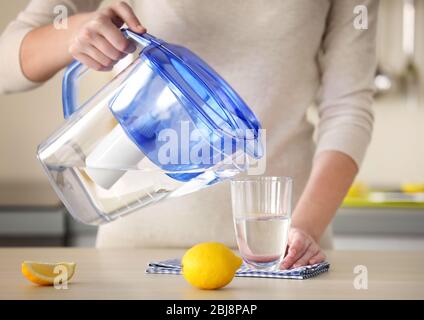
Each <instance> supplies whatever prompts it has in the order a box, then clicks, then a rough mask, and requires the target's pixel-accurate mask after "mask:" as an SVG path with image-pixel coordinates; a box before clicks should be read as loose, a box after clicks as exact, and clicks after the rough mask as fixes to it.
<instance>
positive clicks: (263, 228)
mask: <svg viewBox="0 0 424 320" xmlns="http://www.w3.org/2000/svg"><path fill="white" fill-rule="evenodd" d="M234 224H235V229H236V237H237V242H238V247H239V250H240V254H241V256H242V258H243V260H244V262H245V263H246V264H247V265H248V266H250V267H252V268H255V269H269V268H270V267H271V266H275V268H278V265H279V263H278V262H280V261H281V260H282V259H283V258H284V253H285V251H286V246H287V240H288V230H289V227H290V218H288V217H287V216H282V215H264V214H260V215H248V216H243V217H236V218H234Z"/></svg>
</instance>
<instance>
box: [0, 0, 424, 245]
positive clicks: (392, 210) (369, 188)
mask: <svg viewBox="0 0 424 320" xmlns="http://www.w3.org/2000/svg"><path fill="white" fill-rule="evenodd" d="M27 2H28V1H26V0H15V1H8V2H3V3H2V4H1V10H0V30H3V29H4V28H5V26H6V25H7V23H8V22H9V21H11V20H12V19H13V18H14V17H15V16H16V15H17V13H18V12H19V11H20V10H22V8H24V7H25V5H26V4H27ZM108 2H110V1H105V2H104V4H107V3H108ZM379 15H380V16H379V25H378V60H379V68H378V72H377V75H376V86H377V87H378V88H379V90H378V92H377V95H376V100H375V106H374V111H375V118H376V120H375V127H374V133H373V140H372V143H371V145H370V148H369V150H368V153H367V156H366V159H365V162H364V165H363V167H362V168H361V171H360V173H359V175H358V178H357V183H356V184H355V186H354V187H353V188H352V189H351V192H350V193H349V197H348V198H347V199H346V201H345V203H344V206H343V207H342V208H341V209H340V210H339V212H338V214H337V216H336V218H335V221H334V224H333V227H334V233H335V247H336V248H337V249H363V248H367V249H376V250H394V249H401V250H414V249H422V248H424V193H423V192H424V190H422V188H423V185H424V142H423V140H422V139H423V137H424V82H423V78H424V37H423V30H424V0H415V1H413V0H404V1H402V0H381V1H380V12H379ZM107 77H110V75H106V74H102V75H99V74H97V75H95V76H93V77H92V79H91V78H90V81H86V85H84V87H85V89H84V90H85V91H87V92H94V91H95V90H96V89H97V88H99V87H100V85H101V84H102V83H104V82H105V78H107ZM61 78H62V73H59V74H57V75H56V76H55V77H54V79H53V80H51V81H49V82H48V83H46V84H45V85H43V86H41V87H40V88H38V89H36V90H33V91H31V92H26V93H19V94H13V95H0V118H1V119H2V121H1V126H0V149H1V151H0V246H17V245H19V246H42V245H49V246H51V245H58V246H59V245H70V246H74V245H76V246H92V245H94V239H95V233H96V229H95V228H93V227H88V226H84V225H81V224H79V223H77V222H75V221H74V220H72V219H71V218H70V216H69V215H67V214H66V211H65V209H64V208H63V207H62V206H61V204H60V202H59V200H58V199H57V197H56V196H55V193H54V192H53V190H52V189H51V187H50V185H49V183H48V181H47V179H46V176H45V175H44V173H43V171H42V168H41V166H40V165H39V163H38V161H37V159H36V156H35V154H36V148H37V145H38V144H39V143H40V142H41V141H43V140H44V139H45V138H46V137H47V136H49V134H50V133H52V132H53V131H54V129H55V128H57V127H58V126H59V124H60V123H62V121H63V115H62V107H61V103H60V96H61ZM83 96H84V95H83ZM309 116H310V119H311V121H316V114H315V112H314V109H313V108H311V110H310V114H309ZM402 190H403V191H408V192H401V191H402Z"/></svg>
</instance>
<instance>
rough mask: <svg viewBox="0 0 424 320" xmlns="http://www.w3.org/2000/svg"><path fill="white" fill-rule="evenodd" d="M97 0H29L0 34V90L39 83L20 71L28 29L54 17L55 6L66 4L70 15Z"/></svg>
mask: <svg viewBox="0 0 424 320" xmlns="http://www.w3.org/2000/svg"><path fill="white" fill-rule="evenodd" d="M100 2H101V0H51V1H45V0H31V1H30V2H29V4H28V5H27V6H26V8H25V9H24V10H23V11H21V12H20V13H19V15H18V16H17V17H16V19H15V20H13V21H12V22H10V23H9V24H8V26H7V27H6V29H5V30H4V31H3V33H2V34H1V36H0V94H1V93H11V92H17V91H24V90H29V89H32V88H34V87H36V86H38V85H40V84H41V83H36V82H33V81H30V80H28V79H27V78H26V77H25V75H24V74H23V72H22V69H21V64H20V48H21V43H22V40H23V39H24V37H25V36H26V34H27V33H28V32H30V31H31V30H33V29H35V28H37V27H41V26H44V25H47V24H50V23H52V22H53V21H54V19H55V17H56V13H55V7H56V6H58V5H63V6H65V7H66V8H67V9H68V14H69V16H71V15H74V14H76V13H78V12H85V11H93V10H95V9H96V8H97V7H98V5H99V4H100Z"/></svg>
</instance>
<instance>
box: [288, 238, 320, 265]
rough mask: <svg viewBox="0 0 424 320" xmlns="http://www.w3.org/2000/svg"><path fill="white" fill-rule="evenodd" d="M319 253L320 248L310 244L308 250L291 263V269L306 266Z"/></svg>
mask: <svg viewBox="0 0 424 320" xmlns="http://www.w3.org/2000/svg"><path fill="white" fill-rule="evenodd" d="M319 252H320V248H319V247H318V246H317V245H316V244H311V245H310V246H309V248H308V250H306V251H305V253H304V254H303V255H302V256H301V257H300V258H299V259H298V260H297V261H296V262H294V263H293V268H298V267H301V266H305V265H307V264H308V262H309V260H310V259H311V258H312V257H314V256H315V255H317V254H318V253H319Z"/></svg>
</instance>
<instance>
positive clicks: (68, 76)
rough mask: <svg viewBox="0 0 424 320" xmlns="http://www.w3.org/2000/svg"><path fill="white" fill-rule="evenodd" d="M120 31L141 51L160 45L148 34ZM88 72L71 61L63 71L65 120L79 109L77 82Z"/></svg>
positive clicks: (82, 65)
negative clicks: (150, 46)
mask: <svg viewBox="0 0 424 320" xmlns="http://www.w3.org/2000/svg"><path fill="white" fill-rule="evenodd" d="M121 31H122V33H123V34H124V36H125V37H126V38H127V39H130V40H134V41H135V43H136V44H137V45H139V46H141V47H142V48H143V49H144V48H145V47H147V46H149V45H151V44H156V45H160V43H161V42H160V40H159V39H157V38H155V37H153V36H152V35H150V34H148V33H144V34H137V33H135V32H133V31H131V30H129V29H122V30H121ZM88 70H89V68H88V67H87V66H86V65H84V64H82V63H81V62H79V61H78V60H74V61H72V62H71V64H69V66H68V67H67V68H66V70H65V74H64V76H63V80H62V105H63V115H64V117H65V119H67V118H68V117H69V116H70V115H71V114H73V113H74V112H75V111H76V110H77V109H78V108H79V106H78V103H77V101H78V98H77V97H78V82H79V79H80V78H81V76H83V75H84V74H85V73H86V72H87V71H88Z"/></svg>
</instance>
